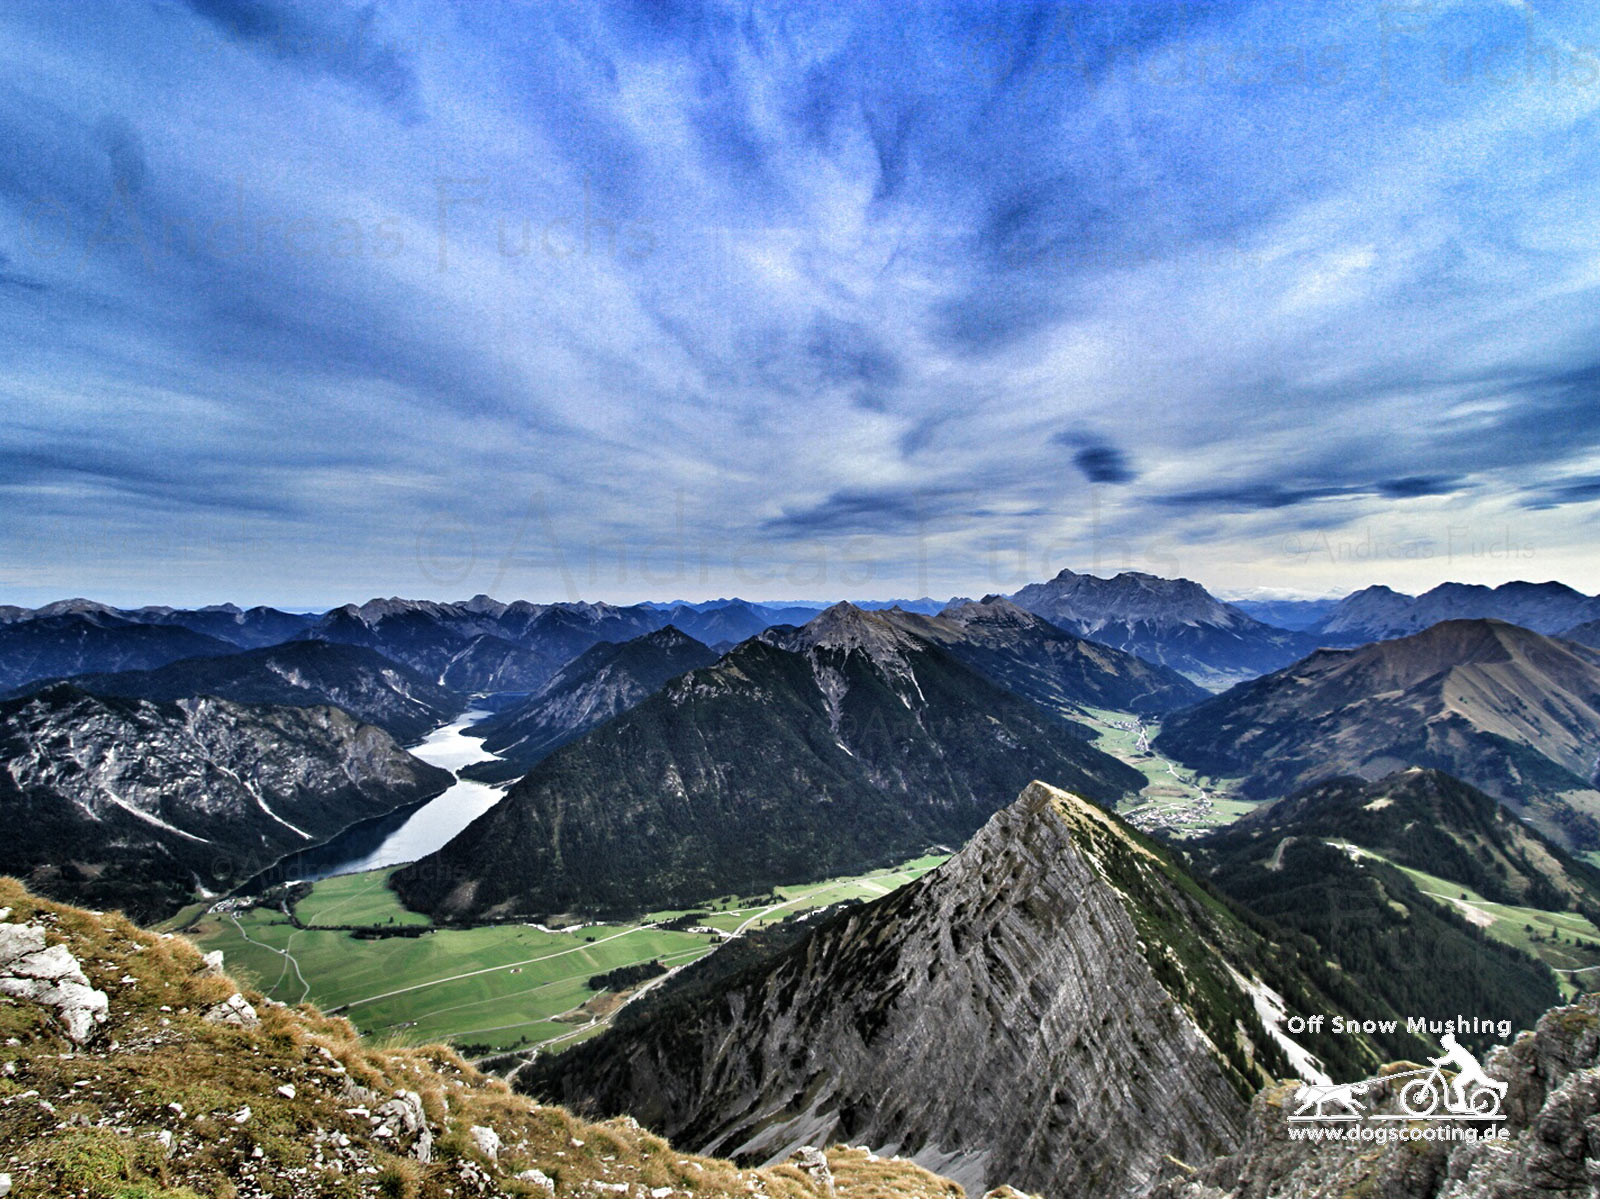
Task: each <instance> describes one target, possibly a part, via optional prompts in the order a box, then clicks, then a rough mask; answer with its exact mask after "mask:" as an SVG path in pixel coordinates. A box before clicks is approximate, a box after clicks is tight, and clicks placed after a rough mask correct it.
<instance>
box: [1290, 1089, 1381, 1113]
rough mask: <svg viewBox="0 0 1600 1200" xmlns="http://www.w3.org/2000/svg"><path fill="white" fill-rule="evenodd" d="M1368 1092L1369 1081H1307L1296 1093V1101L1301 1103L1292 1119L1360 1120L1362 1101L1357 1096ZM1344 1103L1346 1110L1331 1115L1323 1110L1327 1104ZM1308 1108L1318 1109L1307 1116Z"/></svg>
mask: <svg viewBox="0 0 1600 1200" xmlns="http://www.w3.org/2000/svg"><path fill="white" fill-rule="evenodd" d="M1366 1094H1367V1082H1366V1081H1365V1080H1362V1081H1361V1082H1359V1083H1305V1084H1301V1085H1300V1090H1299V1091H1298V1092H1296V1093H1295V1094H1294V1098H1295V1101H1296V1103H1298V1104H1299V1105H1300V1107H1299V1108H1297V1109H1295V1110H1294V1115H1293V1116H1292V1117H1290V1118H1289V1120H1291V1121H1359V1120H1360V1119H1361V1102H1360V1101H1359V1100H1357V1099H1356V1097H1357V1096H1365V1095H1366ZM1329 1103H1333V1104H1342V1105H1344V1112H1342V1113H1336V1114H1334V1115H1333V1116H1329V1115H1328V1114H1327V1113H1326V1112H1324V1111H1323V1108H1322V1106H1323V1105H1325V1104H1329ZM1308 1108H1315V1109H1316V1110H1317V1111H1316V1112H1315V1113H1313V1114H1312V1115H1311V1116H1309V1117H1308V1116H1305V1115H1304V1114H1305V1111H1306V1110H1307V1109H1308Z"/></svg>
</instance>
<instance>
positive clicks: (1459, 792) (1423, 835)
mask: <svg viewBox="0 0 1600 1200" xmlns="http://www.w3.org/2000/svg"><path fill="white" fill-rule="evenodd" d="M1235 835H1238V836H1242V837H1249V838H1252V839H1257V840H1261V839H1281V838H1285V837H1308V838H1320V839H1323V840H1332V841H1338V842H1342V843H1347V844H1349V845H1353V846H1359V847H1361V848H1362V849H1364V850H1368V851H1370V852H1371V853H1373V854H1376V855H1379V856H1380V857H1383V858H1386V859H1388V860H1390V861H1391V862H1395V863H1398V864H1400V865H1401V866H1404V867H1412V868H1414V869H1415V870H1418V871H1423V872H1426V873H1427V874H1429V875H1436V876H1438V877H1440V878H1442V879H1447V880H1450V881H1451V882H1453V883H1458V884H1460V885H1461V886H1463V887H1467V888H1471V889H1472V890H1473V891H1475V892H1477V893H1478V894H1479V895H1482V896H1484V897H1486V898H1487V899H1489V900H1492V901H1495V902H1496V903H1500V904H1514V905H1524V906H1527V907H1530V908H1542V909H1554V910H1563V909H1568V910H1574V911H1582V912H1593V913H1595V914H1596V915H1597V916H1600V869H1596V868H1595V867H1592V866H1590V865H1589V864H1588V863H1586V862H1584V861H1583V860H1582V859H1577V858H1573V857H1572V856H1571V855H1570V854H1568V853H1567V852H1566V851H1565V850H1563V849H1562V848H1561V847H1560V846H1557V845H1556V844H1554V843H1553V842H1551V841H1550V840H1549V839H1547V838H1545V837H1544V836H1543V835H1542V834H1540V833H1539V831H1538V830H1537V829H1535V828H1533V827H1532V826H1531V825H1528V824H1527V823H1526V822H1524V821H1521V820H1519V819H1518V818H1517V817H1516V816H1514V815H1513V814H1512V813H1511V812H1510V811H1508V810H1507V809H1506V808H1505V806H1504V805H1502V804H1500V803H1499V801H1497V800H1495V798H1494V797H1493V796H1490V795H1488V794H1487V793H1485V792H1482V791H1479V790H1478V789H1477V788H1475V787H1473V786H1472V785H1471V784H1468V783H1463V782H1462V781H1461V780H1459V779H1457V778H1455V777H1454V776H1453V775H1448V774H1446V773H1445V772H1443V771H1437V770H1424V769H1423V768H1420V767H1412V768H1410V769H1408V770H1405V771H1397V772H1396V773H1395V774H1393V775H1389V776H1386V777H1385V778H1383V779H1379V780H1377V781H1376V782H1369V781H1366V780H1362V779H1356V778H1340V779H1330V780H1327V781H1326V782H1324V783H1320V784H1315V785H1313V786H1311V787H1309V788H1306V789H1305V790H1304V791H1300V792H1296V793H1295V794H1294V795H1292V796H1290V797H1288V798H1286V799H1284V800H1279V801H1278V802H1277V803H1275V804H1270V805H1267V806H1265V807H1263V808H1258V809H1256V810H1255V811H1254V812H1252V813H1250V814H1249V815H1248V816H1246V817H1244V818H1242V819H1241V820H1239V821H1238V822H1236V823H1235V824H1234V825H1232V826H1230V827H1229V828H1228V829H1227V830H1225V831H1223V832H1222V833H1220V834H1218V835H1217V836H1218V837H1219V838H1223V839H1226V838H1230V837H1233V836H1235ZM1262 844H1264V845H1265V844H1274V845H1275V844H1276V843H1275V841H1273V842H1270V843H1269V842H1268V841H1263V842H1262Z"/></svg>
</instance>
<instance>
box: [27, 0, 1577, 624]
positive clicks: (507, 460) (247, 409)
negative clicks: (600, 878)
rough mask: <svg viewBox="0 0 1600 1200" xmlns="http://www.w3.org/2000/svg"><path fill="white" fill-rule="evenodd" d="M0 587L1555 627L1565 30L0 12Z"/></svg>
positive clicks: (180, 595)
mask: <svg viewBox="0 0 1600 1200" xmlns="http://www.w3.org/2000/svg"><path fill="white" fill-rule="evenodd" d="M0 55H3V63H4V66H3V69H0V133H3V138H0V144H3V145H4V147H5V150H4V151H3V153H0V332H3V335H4V336H3V341H0V346H3V347H4V354H5V367H6V369H5V372H4V376H3V383H0V395H3V397H4V400H3V403H4V405H5V409H6V420H5V422H4V424H3V427H0V504H3V510H4V512H5V519H4V521H3V523H0V539H3V541H0V593H3V594H0V600H3V601H7V602H12V603H37V602H43V601H45V600H48V599H52V598H56V597H59V596H62V595H68V594H87V595H91V596H94V597H97V598H100V599H105V600H109V601H113V602H122V603H132V602H141V601H144V602H155V601H165V602H182V603H195V602H208V601H218V600H223V599H234V600H238V601H240V602H255V601H266V602H276V603H282V604H293V605H321V604H330V603H334V602H341V601H344V600H348V599H363V598H365V597H367V596H369V595H374V594H385V595H387V594H401V595H416V596H433V597H456V596H462V595H470V594H472V593H474V592H477V591H489V592H491V593H493V594H496V595H499V596H501V597H502V598H506V599H510V598H513V597H515V596H525V597H528V598H533V599H567V598H576V597H581V598H584V599H610V600H634V599H640V598H645V597H657V598H663V597H668V596H674V597H675V596H684V597H689V598H701V597H707V596H715V595H720V594H730V593H739V594H743V595H747V596H752V597H758V598H759V597H786V596H818V597H822V596H837V595H853V596H859V597H869V596H879V597H885V596H892V595H905V594H921V593H924V592H929V593H932V594H934V595H950V594H954V593H963V594H980V593H982V592H986V591H991V590H1001V591H1010V590H1014V589H1015V588H1016V587H1018V586H1020V585H1021V584H1022V583H1024V582H1027V581H1029V580H1032V579H1037V578H1043V577H1046V576H1048V575H1049V574H1053V573H1054V572H1055V571H1056V570H1058V569H1059V568H1061V567H1063V566H1071V567H1074V568H1075V569H1085V570H1088V569H1095V570H1099V571H1102V572H1103V571H1106V570H1108V569H1113V568H1116V567H1122V566H1129V567H1135V568H1139V569H1145V570H1151V571H1155V572H1157V573H1160V574H1184V575H1187V576H1190V577H1192V578H1196V579H1199V580H1201V581H1202V582H1204V583H1206V584H1208V585H1210V586H1212V587H1213V588H1215V589H1217V590H1220V591H1224V592H1230V593H1232V592H1239V591H1243V590H1247V589H1268V590H1271V589H1281V590H1287V591H1293V592H1303V593H1316V594H1321V593H1327V592H1342V591H1347V590H1351V589H1353V588H1355V587H1358V586H1362V585H1364V584H1367V583H1370V582H1385V583H1390V584H1392V585H1395V586H1399V587H1404V588H1408V589H1418V588H1425V587H1427V586H1430V585H1432V584H1434V583H1437V582H1439V581H1440V580H1442V579H1447V578H1454V579H1465V580H1475V581H1483V582H1489V583H1497V582H1500V581H1502V580H1505V579H1510V578H1535V579H1545V578H1561V579H1565V580H1566V581H1567V582H1570V583H1572V584H1574V585H1576V586H1579V587H1581V588H1583V589H1584V590H1586V591H1591V592H1593V591H1600V560H1597V559H1596V558H1595V556H1594V555H1593V554H1592V553H1591V551H1590V547H1591V544H1592V540H1593V532H1594V528H1595V525H1594V522H1595V516H1596V511H1597V508H1596V506H1597V504H1600V336H1597V335H1600V330H1597V325H1600V304H1597V303H1596V299H1597V296H1596V289H1597V287H1600V210H1597V209H1596V206H1595V204H1594V197H1595V195H1596V194H1597V193H1600V179H1597V178H1596V177H1597V175H1600V153H1596V151H1597V149H1600V146H1597V136H1596V110H1597V108H1600V9H1597V8H1596V6H1594V5H1584V4H1546V3H1538V4H1533V3H1527V4H1524V3H1509V2H1500V0H1482V2H1478V3H1473V4H1451V3H1442V2H1441V3H1426V2H1419V3H1408V4H1394V3H1383V4H1348V5H1337V6H1310V5H1305V6H1301V5H1281V4H1260V5H1251V4H1215V5H1209V4H1185V3H1170V2H1169V3H1155V2H1153V3H1148V4H1137V5H1127V6H1119V5H1104V4H1096V5H1043V6H1038V7H1030V6H1025V5H1022V4H1014V3H1006V4H997V5H980V4H975V3H972V4H966V3H962V4H945V5H915V4H907V3H901V2H895V3H885V4H852V3H837V4H820V3H806V4H793V5H790V4H778V3H753V4H739V5H724V4H716V3H703V4H687V5H680V4H672V3H636V4H600V3H587V2H585V3H565V2H562V0H541V2H539V3H533V2H531V0H530V2H518V3H495V2H493V0H478V2H474V3H470V4H469V3H460V4H446V3H440V2H427V3H423V2H416V3H412V2H404V0H395V2H392V3H386V2H365V0H364V2H362V3H348V2H346V0H318V2H316V3H311V2H300V0H125V2H123V3H120V4H118V5H115V6H110V5H103V4H100V3H87V2H85V3H73V2H70V0H43V2H40V3H33V2H30V0H11V2H10V3H8V4H6V5H4V6H0Z"/></svg>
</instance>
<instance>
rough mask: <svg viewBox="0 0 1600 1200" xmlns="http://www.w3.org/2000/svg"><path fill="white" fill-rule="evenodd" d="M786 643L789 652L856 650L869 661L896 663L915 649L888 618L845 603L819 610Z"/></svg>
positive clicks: (908, 637)
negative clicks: (821, 648) (889, 660)
mask: <svg viewBox="0 0 1600 1200" xmlns="http://www.w3.org/2000/svg"><path fill="white" fill-rule="evenodd" d="M891 611H892V610H891ZM787 640H788V641H789V642H790V643H791V645H790V646H789V647H788V648H791V649H794V648H798V649H812V648H816V647H824V648H827V649H835V650H860V651H862V652H864V653H865V654H867V655H868V656H870V657H872V658H880V657H889V658H894V659H899V658H900V657H901V656H902V654H903V653H904V652H905V651H906V650H909V649H915V648H916V643H915V642H914V641H913V640H912V638H911V636H910V635H909V634H907V633H906V632H905V630H903V629H901V628H900V627H899V626H898V625H896V624H895V622H894V619H893V618H892V617H889V616H886V615H884V614H882V613H877V612H868V611H866V610H864V609H860V608H857V607H856V606H855V605H854V604H851V603H850V602H849V601H848V600H842V601H840V602H839V603H838V604H835V605H834V606H833V607H831V608H825V609H823V610H822V611H821V612H820V613H818V614H817V615H816V616H815V617H813V618H812V619H811V620H810V621H808V622H806V624H805V625H803V626H801V627H800V629H799V630H798V631H797V632H796V633H795V634H794V635H792V636H791V637H790V638H789V639H787Z"/></svg>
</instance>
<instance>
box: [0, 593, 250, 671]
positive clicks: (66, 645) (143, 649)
mask: <svg viewBox="0 0 1600 1200" xmlns="http://www.w3.org/2000/svg"><path fill="white" fill-rule="evenodd" d="M238 649H239V648H238V647H237V646H235V645H234V644H233V643H231V642H225V641H222V640H221V639H220V638H214V637H207V636H206V635H205V634H202V633H195V632H194V631H193V630H191V629H185V628H183V627H182V626H169V625H144V624H139V623H136V622H133V621H129V620H126V619H124V618H123V617H121V616H118V615H116V614H114V613H112V612H102V611H95V610H87V611H61V612H50V613H47V614H46V615H43V616H35V617H29V618H26V619H22V620H15V621H8V622H5V623H0V691H12V690H14V689H16V688H18V687H21V686H23V685H24V684H27V683H31V682H33V681H34V680H37V679H58V678H61V677H62V676H67V675H82V674H84V673H86V672H91V671H95V672H99V671H141V670H148V669H149V668H151V667H159V666H163V665H164V664H166V663H169V662H175V661H176V660H178V659H180V658H195V657H198V656H200V655H221V654H236V653H238Z"/></svg>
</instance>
